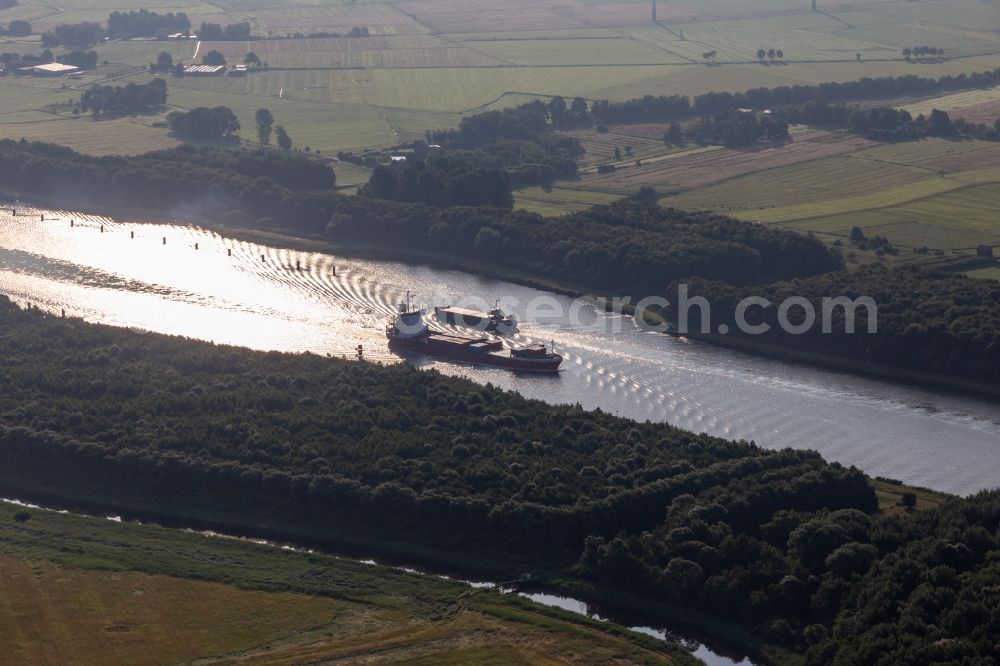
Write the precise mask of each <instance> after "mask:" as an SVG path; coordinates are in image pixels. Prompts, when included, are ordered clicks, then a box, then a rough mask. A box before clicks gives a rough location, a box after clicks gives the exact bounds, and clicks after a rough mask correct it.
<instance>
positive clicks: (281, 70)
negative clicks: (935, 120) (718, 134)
mask: <svg viewBox="0 0 1000 666" xmlns="http://www.w3.org/2000/svg"><path fill="white" fill-rule="evenodd" d="M130 8H131V9H134V8H136V6H135V4H134V0H66V1H65V2H61V3H59V4H58V6H56V5H52V4H51V3H47V2H43V1H42V0H22V1H21V4H20V5H19V6H18V7H16V8H13V9H10V10H4V12H3V13H2V14H0V21H6V20H11V19H13V18H24V19H27V20H30V21H32V23H33V25H34V26H35V27H36V29H37V31H41V30H47V29H50V28H52V27H54V26H55V25H58V24H60V23H70V22H75V21H82V20H89V21H102V20H105V19H106V17H107V14H108V13H109V12H111V11H114V10H121V9H130ZM151 9H153V10H154V11H158V12H166V11H183V12H185V13H187V14H188V16H189V17H190V18H191V20H192V22H193V24H194V25H195V26H196V27H197V26H198V25H200V22H201V21H212V22H218V23H223V24H224V23H229V22H237V21H246V22H248V23H249V24H250V26H251V30H252V32H253V34H254V35H256V36H257V37H260V38H265V39H259V40H256V41H246V42H243V41H238V42H213V43H208V42H206V43H197V42H193V41H185V42H170V41H168V42H157V41H155V40H132V41H115V42H108V43H106V44H102V45H99V46H98V47H96V50H97V51H98V53H99V57H100V59H101V60H102V61H104V60H107V61H108V62H109V65H108V66H107V67H102V68H100V71H99V72H97V73H96V74H95V75H88V76H87V78H86V79H85V80H84V81H73V82H70V83H67V89H66V90H63V89H62V88H61V86H62V84H63V83H65V82H63V81H60V80H56V81H52V82H44V83H40V84H37V85H38V86H39V92H38V94H36V95H34V96H30V97H29V96H27V95H24V94H22V92H20V91H18V92H16V93H15V94H13V95H8V92H9V91H10V90H11V88H12V87H13V86H23V85H24V84H22V83H21V82H16V81H14V78H13V77H6V78H0V111H3V114H0V136H3V137H12V138H21V137H22V136H25V137H29V138H41V136H44V135H43V134H42V135H41V136H40V134H39V133H38V132H34V131H32V129H33V128H31V127H29V126H26V125H20V126H19V124H18V123H16V122H14V121H13V120H10V118H13V117H14V116H13V115H11V114H18V113H22V112H37V111H39V110H42V109H43V108H44V107H46V106H47V105H50V104H52V103H54V102H62V101H65V99H66V98H67V97H74V96H78V95H79V91H80V90H81V88H83V87H85V86H87V85H91V84H92V83H94V82H104V83H127V82H129V81H136V82H142V81H144V80H148V74H134V75H132V76H127V75H123V74H122V73H123V72H127V71H128V68H137V67H144V66H146V65H147V64H148V63H149V62H151V61H153V60H154V59H155V57H156V55H157V54H158V53H159V52H160V51H162V50H166V51H167V52H169V53H171V55H172V56H173V57H174V59H175V61H181V62H186V63H191V62H195V61H197V60H199V59H200V58H201V56H203V55H204V54H205V53H207V52H208V51H210V50H218V51H220V52H221V53H223V54H224V55H225V57H226V58H227V59H228V60H229V62H240V61H242V59H243V57H244V56H245V55H246V53H248V52H249V51H254V52H255V53H257V54H258V55H259V56H260V57H261V59H262V60H263V61H266V62H267V64H268V66H269V68H270V71H268V72H265V73H260V74H253V75H251V76H249V77H247V78H245V79H231V78H210V79H199V80H194V79H191V78H187V79H184V80H178V79H174V78H172V77H171V78H168V79H167V80H168V86H169V87H170V90H169V102H170V105H171V107H173V108H178V109H190V108H193V107H195V106H213V105H215V104H225V105H227V106H231V107H232V108H233V109H234V110H235V111H236V112H237V115H238V116H239V118H240V120H241V123H243V125H244V131H243V137H244V138H245V139H247V140H252V139H253V127H252V118H253V113H254V111H256V109H258V108H261V107H266V108H271V109H272V111H273V112H274V113H275V116H276V119H277V122H278V123H280V124H283V125H285V127H286V128H287V129H288V131H289V133H290V134H291V136H292V138H293V140H294V141H295V144H296V146H298V147H305V146H310V147H311V148H316V149H319V150H321V151H323V152H327V153H329V152H336V151H338V150H357V149H361V148H366V147H378V146H384V145H388V144H392V143H395V142H397V141H405V140H407V139H412V138H415V137H419V136H422V135H423V133H424V131H425V130H427V129H436V128H440V127H448V126H453V125H455V124H456V123H457V122H458V121H459V119H460V118H461V117H462V115H464V114H469V113H474V112H476V111H479V110H482V109H487V108H497V107H500V106H507V105H512V104H518V103H523V102H524V101H526V100H529V99H537V98H543V99H546V98H548V97H551V96H553V95H562V96H564V97H576V96H581V97H584V98H586V99H589V100H594V99H626V98H629V97H637V96H642V95H647V94H654V95H655V94H689V95H695V94H700V93H703V92H709V91H715V90H719V91H722V90H728V91H737V90H745V89H748V88H752V87H756V86H774V85H784V84H789V85H791V84H796V83H818V82H823V81H832V80H851V79H857V78H860V77H863V76H882V75H888V74H894V75H895V74H904V73H913V74H918V75H921V76H941V75H944V74H958V73H962V72H970V71H976V70H981V69H984V68H987V67H993V66H997V65H1000V47H998V46H997V44H996V40H995V39H994V38H993V37H992V36H991V33H988V32H984V26H987V25H989V21H991V20H993V18H994V17H993V13H994V10H993V8H991V7H989V6H987V5H984V4H983V3H981V2H974V1H973V0H954V1H950V2H948V3H947V8H944V7H943V6H942V3H901V2H898V1H897V0H850V1H847V2H841V3H838V4H837V5H836V6H830V7H824V8H823V9H824V10H823V11H822V12H813V11H811V10H810V8H809V5H808V3H807V2H801V0H769V1H768V2H766V3H763V2H758V3H748V2H745V1H744V0H704V1H702V0H680V1H679V2H671V3H662V2H661V3H660V6H659V9H658V18H659V23H657V24H653V23H652V22H651V19H650V16H649V14H650V6H649V2H648V0H615V1H605V0H511V1H510V2H505V3H503V5H502V6H500V5H497V4H496V3H495V2H487V1H486V0H398V1H393V0H331V1H330V2H322V3H321V2H318V1H315V0H279V2H278V3H272V2H269V3H265V2H263V1H262V0H223V1H221V2H216V3H208V2H204V1H203V0H161V2H160V3H159V4H157V6H156V7H155V8H151ZM355 27H364V28H367V29H368V31H369V33H370V35H371V36H370V37H365V38H349V37H326V38H316V39H291V38H288V37H291V36H296V35H300V36H305V35H308V34H309V33H314V32H327V33H339V34H346V33H347V32H348V31H350V30H351V29H352V28H355ZM37 40H38V38H37V36H35V37H32V38H30V39H27V40H24V41H23V42H17V43H11V44H10V45H9V47H6V48H9V49H10V50H11V51H13V50H18V51H22V50H28V51H31V50H33V49H36V48H39V49H40V46H38V41H37ZM916 44H931V45H936V46H940V47H942V48H944V49H945V50H946V53H947V54H948V55H949V58H948V59H946V60H944V61H943V62H935V63H909V62H905V61H904V60H903V59H902V56H901V54H900V49H901V48H903V47H905V46H913V45H916ZM4 48H5V47H3V46H2V45H0V51H2V50H4ZM758 48H780V49H782V50H783V51H784V53H785V59H784V62H782V63H766V64H760V63H757V62H755V61H756V55H755V53H756V51H757V49H758ZM196 49H197V51H196ZM712 50H714V51H717V52H718V53H719V56H718V60H719V61H720V63H721V64H719V65H716V66H711V67H709V66H706V65H705V64H704V60H703V58H702V54H703V53H705V52H707V51H712ZM57 51H58V50H57ZM855 53H861V54H862V56H863V59H864V62H857V61H856V60H855ZM112 70H114V71H112ZM30 85H36V83H35V82H32V83H31V84H30ZM149 124H150V123H147V122H146V119H138V122H134V123H133V124H132V125H129V126H128V127H126V128H124V129H127V130H129V131H128V132H116V133H115V134H117V135H118V136H119V137H120V145H121V150H123V151H130V152H131V151H136V150H142V149H144V148H145V149H153V148H161V147H164V146H165V145H170V144H171V143H172V142H173V140H172V139H170V138H169V137H167V136H166V130H165V129H162V128H160V129H155V128H151V127H149ZM56 127H59V129H60V130H61V131H60V133H58V134H55V135H54V136H57V138H58V139H59V141H60V142H65V143H67V144H69V145H71V146H74V147H77V148H80V149H81V150H86V151H90V152H114V149H115V146H114V145H108V144H107V143H106V142H105V141H104V139H103V138H97V139H94V138H89V137H88V136H87V135H86V134H84V133H81V134H78V135H75V134H74V133H73V132H72V131H70V129H71V128H69V127H64V126H56V125H53V129H56ZM34 129H39V128H34ZM104 133H105V130H104V128H102V129H99V130H96V136H98V137H101V135H103V134H104ZM108 134H112V133H110V132H109V133H108ZM654 138H655V137H654ZM635 143H636V144H637V145H636V146H634V147H635V148H636V150H637V151H638V153H639V155H640V156H642V155H644V154H650V155H652V154H653V153H654V152H655V151H654V150H652V149H651V150H649V151H645V152H643V148H642V146H640V145H638V144H639V143H640V138H638V137H637V138H636V139H635ZM595 154H596V153H595ZM602 159H604V157H603V156H602ZM596 162H597V160H594V159H592V160H591V162H590V163H591V164H594V163H596Z"/></svg>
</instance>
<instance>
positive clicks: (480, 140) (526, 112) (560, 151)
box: [427, 97, 589, 187]
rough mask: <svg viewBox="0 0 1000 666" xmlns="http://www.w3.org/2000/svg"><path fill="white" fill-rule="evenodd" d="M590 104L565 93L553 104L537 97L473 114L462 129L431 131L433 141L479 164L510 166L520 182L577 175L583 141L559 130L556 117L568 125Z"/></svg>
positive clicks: (513, 178)
mask: <svg viewBox="0 0 1000 666" xmlns="http://www.w3.org/2000/svg"><path fill="white" fill-rule="evenodd" d="M586 107H587V104H586V101H584V100H580V101H579V103H578V102H576V101H574V102H573V103H572V104H571V105H570V106H569V107H568V108H567V107H566V105H565V100H562V98H558V97H557V98H554V99H553V100H552V101H551V102H550V103H549V104H545V103H544V102H542V101H540V100H536V101H534V102H530V103H528V104H525V105H522V106H519V107H515V108H511V109H502V110H497V111H488V112H485V113H480V114H475V115H472V116H467V117H465V118H463V119H462V121H461V122H460V123H459V126H458V129H450V130H439V131H432V132H428V133H427V143H429V144H432V145H439V146H441V148H442V149H443V150H445V151H447V152H450V153H452V154H453V155H454V156H455V159H458V160H461V161H463V162H467V163H472V162H475V163H476V164H477V165H478V167H479V168H482V169H486V170H490V169H503V170H505V171H506V172H507V174H508V177H509V178H510V181H511V184H512V186H514V187H520V186H522V185H527V184H544V183H549V182H552V181H553V180H555V179H557V178H572V177H573V176H575V175H576V172H577V162H576V160H577V159H578V158H579V157H580V156H582V155H583V152H584V151H583V146H582V145H580V142H579V141H577V140H576V139H574V138H572V137H568V136H563V135H561V134H557V133H556V132H555V131H554V130H555V128H556V125H555V124H554V122H555V121H554V120H553V119H554V118H559V122H560V123H562V127H576V126H579V124H578V123H577V120H576V119H579V118H580V117H581V116H580V114H585V113H586ZM553 114H554V115H553ZM588 122H589V121H588Z"/></svg>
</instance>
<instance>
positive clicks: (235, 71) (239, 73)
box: [226, 65, 250, 76]
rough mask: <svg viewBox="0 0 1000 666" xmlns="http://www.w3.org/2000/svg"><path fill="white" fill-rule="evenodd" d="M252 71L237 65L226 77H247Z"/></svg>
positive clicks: (244, 66)
mask: <svg viewBox="0 0 1000 666" xmlns="http://www.w3.org/2000/svg"><path fill="white" fill-rule="evenodd" d="M249 71H250V69H249V68H248V67H247V66H246V65H235V66H234V67H233V68H232V69H231V70H229V71H228V72H226V76H246V75H247V72H249Z"/></svg>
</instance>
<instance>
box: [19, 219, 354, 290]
mask: <svg viewBox="0 0 1000 666" xmlns="http://www.w3.org/2000/svg"><path fill="white" fill-rule="evenodd" d="M10 214H11V215H13V216H14V217H17V209H16V208H11V209H10ZM39 217H40V219H41V221H42V222H44V221H45V213H42V214H41V215H40V216H39ZM75 225H76V222H75V220H73V219H72V218H70V221H69V226H70V227H74V226H75ZM101 233H102V234H103V233H104V225H103V224H102V225H101ZM129 238H135V232H134V231H130V232H129ZM162 244H163V245H166V244H167V237H166V236H164V237H163V241H162ZM194 249H196V250H197V249H198V243H195V244H194ZM226 256H227V257H231V256H233V249H232V248H228V247H227V248H226ZM260 260H261V261H264V262H266V261H267V256H266V255H263V254H262V255H260ZM295 270H297V271H301V270H302V262H301V261H300V260H298V259H296V260H295ZM333 274H334V275H336V274H337V267H336V266H334V267H333Z"/></svg>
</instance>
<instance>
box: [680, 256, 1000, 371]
mask: <svg viewBox="0 0 1000 666" xmlns="http://www.w3.org/2000/svg"><path fill="white" fill-rule="evenodd" d="M688 288H689V290H690V293H691V295H692V296H704V297H705V298H707V299H708V301H709V302H710V303H711V305H712V308H711V313H712V318H713V321H712V327H713V330H714V329H715V328H716V327H717V326H718V324H726V325H727V326H728V327H729V330H730V335H740V334H741V332H740V330H739V328H738V327H737V325H736V319H735V317H736V305H737V303H739V301H740V300H741V299H742V298H745V297H747V296H761V297H763V298H766V299H768V300H769V301H770V302H771V303H772V304H774V305H773V306H772V307H767V308H760V307H752V308H750V309H749V310H747V313H746V322H747V323H748V324H750V325H752V326H756V325H759V324H767V325H768V326H770V330H768V331H767V332H765V333H762V334H760V335H754V336H752V337H753V338H755V339H758V340H760V341H763V342H768V343H772V344H775V345H778V346H780V347H782V348H788V349H798V350H806V351H813V352H818V353H822V354H829V355H833V356H841V357H845V358H851V359H856V360H860V361H865V362H871V363H881V364H887V365H891V366H896V367H900V368H906V369H912V370H918V371H923V372H929V373H941V374H949V375H954V376H958V377H965V378H969V379H974V380H979V381H984V382H990V383H993V384H996V383H1000V283H997V282H996V281H992V280H976V279H972V278H968V277H965V276H963V275H954V274H948V273H942V272H939V271H933V270H924V269H918V268H896V269H890V268H885V267H883V266H877V265H876V266H867V267H862V268H859V269H857V270H855V271H852V272H846V271H838V272H831V273H827V274H825V275H821V276H817V277H812V278H807V279H803V280H795V281H790V282H776V283H771V284H767V285H762V286H756V287H754V288H753V289H752V290H748V289H742V288H739V287H733V286H732V285H728V284H724V283H722V282H718V281H713V282H707V281H704V280H692V281H690V282H689V283H688ZM791 296H803V297H806V298H808V299H809V301H810V302H811V303H812V304H813V307H814V309H815V312H816V313H817V317H819V316H821V313H822V312H823V304H822V302H821V297H830V298H835V297H838V296H847V297H849V298H851V299H855V298H858V297H862V296H869V297H871V298H873V299H874V300H875V303H876V304H877V305H878V311H877V324H878V326H877V332H875V333H869V332H868V330H869V327H868V323H869V322H868V317H869V313H868V310H867V309H865V308H858V309H857V310H856V319H855V330H856V331H857V332H856V333H855V334H847V333H845V330H846V329H845V321H844V317H845V313H844V309H843V308H836V309H835V310H833V314H832V318H831V322H832V327H831V328H832V332H831V333H829V334H824V333H823V332H822V330H821V326H819V325H818V324H817V325H816V326H813V327H811V328H810V329H809V330H808V331H806V332H805V333H802V334H798V335H793V334H789V333H787V332H785V331H784V330H782V328H781V326H779V324H778V321H779V320H778V304H780V303H782V302H783V301H784V300H785V299H787V298H789V297H791ZM668 312H669V313H670V314H671V316H676V314H677V312H676V303H675V304H674V306H673V307H672V309H670V310H669V311H668ZM695 312H697V311H695ZM803 316H804V315H803V313H802V310H801V308H797V307H796V308H792V309H791V310H790V311H789V313H788V318H789V320H790V321H791V322H792V323H793V324H798V323H801V322H802V317H803ZM693 321H694V320H693Z"/></svg>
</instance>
